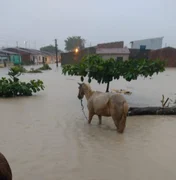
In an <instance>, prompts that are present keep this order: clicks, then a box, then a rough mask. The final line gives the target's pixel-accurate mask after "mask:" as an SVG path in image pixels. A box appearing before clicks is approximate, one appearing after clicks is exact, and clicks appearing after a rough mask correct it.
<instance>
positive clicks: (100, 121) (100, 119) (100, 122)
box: [98, 115, 102, 125]
mask: <svg viewBox="0 0 176 180" xmlns="http://www.w3.org/2000/svg"><path fill="white" fill-rule="evenodd" d="M98 119H99V123H98V124H99V125H101V124H102V116H101V115H98Z"/></svg>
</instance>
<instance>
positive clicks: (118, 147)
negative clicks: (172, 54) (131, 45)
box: [0, 66, 176, 180]
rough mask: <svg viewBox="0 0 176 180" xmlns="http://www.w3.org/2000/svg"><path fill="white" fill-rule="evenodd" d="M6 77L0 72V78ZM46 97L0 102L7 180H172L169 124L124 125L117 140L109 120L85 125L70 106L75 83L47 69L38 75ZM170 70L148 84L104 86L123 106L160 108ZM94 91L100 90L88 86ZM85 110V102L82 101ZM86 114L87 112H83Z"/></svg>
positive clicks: (139, 121)
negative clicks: (120, 94) (119, 95)
mask: <svg viewBox="0 0 176 180" xmlns="http://www.w3.org/2000/svg"><path fill="white" fill-rule="evenodd" d="M5 73H7V69H0V76H3V75H4V74H5ZM33 78H35V79H36V78H39V79H42V80H43V81H44V82H45V86H46V89H45V91H43V92H39V93H37V94H36V95H34V96H32V97H24V98H14V99H0V115H1V116H0V151H1V152H2V153H3V154H4V155H5V156H6V157H7V159H8V161H9V163H10V165H11V168H12V172H13V177H14V180H15V179H16V180H24V179H25V180H31V179H34V180H35V179H37V180H40V179H41V180H117V179H120V180H141V179H142V180H148V179H150V180H166V179H168V180H172V179H173V180H174V179H175V178H176V171H175V166H176V156H175V152H176V143H175V139H176V117H175V116H134V117H128V119H127V127H126V130H125V132H124V134H122V135H121V134H118V133H117V132H116V130H115V126H114V124H113V122H112V120H111V118H103V125H102V126H98V125H97V123H98V119H97V117H94V119H93V121H92V125H90V126H89V125H87V123H86V121H85V120H84V116H83V114H82V112H81V107H80V101H79V100H78V99H77V93H78V88H77V87H78V86H77V82H78V81H79V78H78V77H67V76H63V75H62V74H61V69H60V68H59V69H58V70H57V69H56V68H55V66H53V70H52V71H48V72H45V73H43V74H35V75H32V74H28V75H24V76H22V77H21V79H23V80H29V79H33ZM175 79H176V69H167V71H166V72H164V73H162V74H160V75H158V76H154V77H153V79H145V80H144V79H143V78H139V80H138V81H131V82H126V81H124V80H123V79H120V80H119V81H114V82H112V83H111V88H112V89H113V88H114V89H120V88H124V89H128V90H130V91H132V92H133V94H132V95H131V96H126V98H127V100H128V102H129V104H130V105H135V106H146V105H160V100H161V95H162V94H165V95H166V96H169V97H172V98H174V97H175V93H176V83H175ZM91 86H92V88H93V89H96V90H102V91H104V90H105V85H98V84H97V83H96V82H92V83H91ZM84 105H86V101H85V100H84ZM86 113H87V110H86Z"/></svg>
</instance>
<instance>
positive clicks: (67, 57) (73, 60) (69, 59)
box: [61, 47, 96, 65]
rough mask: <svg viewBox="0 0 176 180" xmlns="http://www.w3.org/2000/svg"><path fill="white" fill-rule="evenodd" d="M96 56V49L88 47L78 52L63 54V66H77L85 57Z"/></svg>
mask: <svg viewBox="0 0 176 180" xmlns="http://www.w3.org/2000/svg"><path fill="white" fill-rule="evenodd" d="M93 54H96V47H88V48H84V49H82V50H79V51H78V52H74V51H73V52H67V53H61V65H65V64H77V63H79V62H80V61H81V60H82V58H83V57H84V56H87V55H93Z"/></svg>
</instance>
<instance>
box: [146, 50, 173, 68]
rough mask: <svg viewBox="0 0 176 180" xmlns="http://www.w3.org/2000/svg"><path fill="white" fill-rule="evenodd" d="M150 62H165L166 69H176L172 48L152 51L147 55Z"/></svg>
mask: <svg viewBox="0 0 176 180" xmlns="http://www.w3.org/2000/svg"><path fill="white" fill-rule="evenodd" d="M149 59H150V60H157V59H159V60H161V61H165V62H166V66H167V67H176V49H175V48H173V47H165V48H161V49H157V50H152V51H151V52H150V54H149Z"/></svg>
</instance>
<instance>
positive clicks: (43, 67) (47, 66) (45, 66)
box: [37, 64, 52, 70]
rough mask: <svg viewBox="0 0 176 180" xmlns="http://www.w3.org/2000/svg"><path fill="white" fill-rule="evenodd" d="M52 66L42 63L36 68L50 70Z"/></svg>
mask: <svg viewBox="0 0 176 180" xmlns="http://www.w3.org/2000/svg"><path fill="white" fill-rule="evenodd" d="M51 69H52V68H51V67H50V66H49V65H48V64H44V65H43V66H42V67H40V68H38V69H37V70H51Z"/></svg>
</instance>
